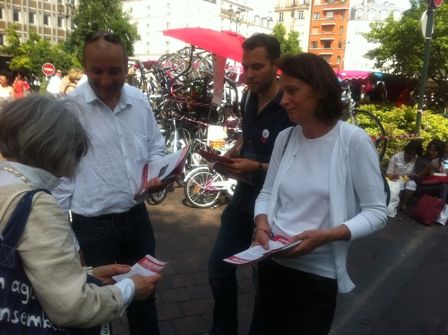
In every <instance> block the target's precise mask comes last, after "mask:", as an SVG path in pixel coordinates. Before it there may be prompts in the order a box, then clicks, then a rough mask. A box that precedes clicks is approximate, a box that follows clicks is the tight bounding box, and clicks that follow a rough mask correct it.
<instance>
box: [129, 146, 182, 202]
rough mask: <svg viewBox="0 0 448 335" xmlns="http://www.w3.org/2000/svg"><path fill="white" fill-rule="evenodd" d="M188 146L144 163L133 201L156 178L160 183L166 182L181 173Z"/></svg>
mask: <svg viewBox="0 0 448 335" xmlns="http://www.w3.org/2000/svg"><path fill="white" fill-rule="evenodd" d="M188 150H189V146H188V145H187V146H186V147H184V148H182V149H181V150H179V151H176V152H174V153H172V154H169V155H166V156H164V157H161V158H159V159H158V160H156V161H152V162H150V163H146V164H145V166H144V167H143V171H142V181H141V185H140V188H139V190H138V191H137V193H136V194H135V195H134V199H136V198H138V197H140V196H142V195H143V194H144V193H145V192H146V189H147V188H148V182H149V181H150V180H151V179H153V178H155V177H158V178H159V180H160V181H161V182H164V181H168V180H169V179H170V178H173V177H175V176H178V175H180V174H181V173H182V170H183V168H184V166H185V161H186V159H187V153H188Z"/></svg>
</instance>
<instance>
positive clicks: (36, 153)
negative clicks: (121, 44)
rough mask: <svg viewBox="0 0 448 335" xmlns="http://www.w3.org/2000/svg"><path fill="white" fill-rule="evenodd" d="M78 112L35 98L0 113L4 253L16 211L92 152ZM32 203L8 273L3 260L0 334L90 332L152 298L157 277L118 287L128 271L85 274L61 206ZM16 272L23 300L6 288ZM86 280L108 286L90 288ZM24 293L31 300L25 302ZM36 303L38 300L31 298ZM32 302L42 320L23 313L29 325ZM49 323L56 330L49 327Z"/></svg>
mask: <svg viewBox="0 0 448 335" xmlns="http://www.w3.org/2000/svg"><path fill="white" fill-rule="evenodd" d="M73 107H74V106H73V103H72V104H71V105H70V103H69V102H67V101H57V100H55V99H53V98H50V97H41V96H30V97H27V98H24V99H20V100H17V101H14V102H12V103H10V104H8V105H6V106H5V107H4V109H3V110H1V111H0V153H1V154H2V155H3V157H4V158H5V159H6V161H3V162H1V163H0V233H1V235H0V246H1V247H2V249H3V247H4V246H5V245H6V240H7V236H8V233H10V232H11V231H12V230H14V229H17V227H14V224H16V223H17V222H18V221H17V220H16V221H12V220H10V218H11V217H14V218H15V216H16V215H17V212H19V213H18V216H20V215H21V213H20V210H18V211H15V209H16V208H21V207H20V206H21V204H22V203H23V199H24V198H25V197H26V195H27V194H29V193H30V191H33V190H34V191H36V190H38V189H39V190H40V189H45V190H50V191H51V189H53V188H54V187H55V186H56V185H57V184H58V177H62V176H72V175H73V174H74V173H75V171H76V167H77V164H78V162H79V160H80V159H81V157H82V156H83V155H85V153H86V152H87V150H88V147H89V141H88V138H87V135H86V132H85V131H84V128H83V127H82V125H81V123H80V122H79V119H78V115H77V112H76V109H75V108H73ZM24 195H25V196H24ZM31 197H33V199H32V204H31V211H30V213H29V216H28V219H27V221H26V225H25V226H24V229H23V231H22V232H21V235H20V236H19V237H17V240H18V242H17V244H16V245H10V246H12V247H14V246H15V251H16V252H14V253H15V255H16V256H18V257H17V261H16V266H15V268H14V269H13V270H11V268H9V269H6V270H5V264H7V261H8V259H5V257H3V256H4V254H3V253H0V257H1V258H0V289H3V290H6V291H3V292H2V296H1V298H0V310H1V311H2V317H1V318H0V327H1V329H2V330H4V331H5V332H6V333H5V334H17V333H21V331H23V330H24V328H30V327H34V328H42V329H43V328H48V327H54V328H53V329H58V328H57V326H59V327H76V328H85V327H93V326H96V325H99V324H103V323H105V322H108V321H110V320H112V319H115V318H118V317H120V316H121V314H122V313H123V311H124V310H125V308H126V307H127V305H128V304H129V303H130V302H131V301H132V300H133V299H137V300H140V299H146V298H147V297H148V296H150V295H151V294H153V292H154V287H155V284H156V282H157V281H159V280H160V276H159V275H155V276H150V277H149V276H140V275H133V276H131V277H130V278H126V279H124V280H122V281H120V282H117V283H115V284H114V281H113V280H112V276H113V275H115V274H120V273H126V272H128V271H129V270H130V266H128V265H120V264H113V265H105V266H101V267H98V268H93V269H89V268H86V267H82V266H81V263H80V259H79V255H78V253H77V246H76V243H75V237H74V234H73V231H72V230H71V227H70V224H69V222H68V219H67V216H66V214H64V212H63V211H62V210H61V208H60V207H59V205H58V204H57V202H56V200H55V199H54V198H53V197H52V196H51V195H50V194H47V193H46V192H43V191H38V192H36V193H35V195H34V196H33V195H31ZM14 212H15V213H14ZM22 212H23V211H22ZM22 214H23V213H22ZM13 251H14V249H13ZM6 271H9V272H8V273H7V272H6ZM12 272H14V273H13V274H12V275H11V276H14V275H15V274H17V273H19V272H23V273H24V275H23V277H24V282H22V283H21V285H22V286H23V287H24V288H27V289H26V290H24V289H23V288H21V289H20V290H21V294H17V290H16V291H15V290H14V282H12V283H11V285H8V283H7V279H8V275H10V274H11V273H12ZM88 274H91V275H93V276H94V277H96V278H97V279H98V280H100V281H101V282H102V284H106V286H102V287H100V286H97V285H95V284H91V283H87V278H88ZM22 286H21V287H22ZM9 288H11V289H10V290H9ZM8 290H9V291H8ZM25 291H27V292H32V294H31V293H30V294H28V295H27V297H25V294H24V293H23V292H25ZM3 293H6V294H3ZM8 293H9V296H10V297H11V296H13V297H14V294H15V297H16V298H15V300H14V301H13V303H12V304H11V305H9V303H8V302H7V301H6V302H5V299H6V298H5V297H6V296H7V295H8ZM34 296H35V298H36V299H32V297H34ZM30 297H31V298H30ZM32 300H35V301H38V304H39V308H40V309H41V312H42V313H41V314H37V315H36V314H33V315H30V314H25V320H24V319H23V317H21V315H24V313H23V311H25V310H26V309H27V307H26V305H27V304H28V303H29V302H30V301H32ZM12 305H14V306H12ZM21 309H22V311H21ZM44 313H45V314H46V315H45V314H44ZM17 315H18V317H19V319H17ZM46 317H48V319H49V320H51V321H52V322H53V323H54V324H56V325H57V326H53V325H50V326H49V325H48V322H47V321H48V319H47V318H46ZM18 320H19V321H18ZM39 334H40V333H39Z"/></svg>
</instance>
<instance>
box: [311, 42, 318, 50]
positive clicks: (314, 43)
mask: <svg viewBox="0 0 448 335" xmlns="http://www.w3.org/2000/svg"><path fill="white" fill-rule="evenodd" d="M311 49H317V42H316V41H312V42H311Z"/></svg>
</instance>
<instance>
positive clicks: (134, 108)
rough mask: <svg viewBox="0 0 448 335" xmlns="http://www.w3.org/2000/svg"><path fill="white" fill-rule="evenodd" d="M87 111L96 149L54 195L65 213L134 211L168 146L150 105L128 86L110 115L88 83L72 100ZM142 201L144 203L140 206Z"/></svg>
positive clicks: (85, 118) (85, 116) (84, 120)
mask: <svg viewBox="0 0 448 335" xmlns="http://www.w3.org/2000/svg"><path fill="white" fill-rule="evenodd" d="M68 98H69V99H72V100H74V101H75V102H76V103H78V104H79V105H80V107H81V109H82V111H83V112H84V113H83V116H82V123H83V124H84V126H85V128H86V130H87V133H88V135H89V138H90V142H91V145H90V147H89V151H88V153H87V155H86V156H85V157H83V158H82V159H81V162H80V164H79V166H78V169H77V173H76V175H75V176H74V177H73V178H70V179H69V178H63V180H62V182H61V183H60V185H59V186H58V187H57V188H56V189H55V191H54V195H55V197H56V199H57V200H58V202H59V203H60V204H61V206H62V207H63V208H64V210H66V211H67V210H69V209H71V210H72V211H73V212H74V213H76V214H80V215H83V216H99V215H103V214H110V213H123V212H126V211H128V210H129V209H130V208H132V207H133V206H135V205H136V204H137V202H136V201H135V200H134V194H135V193H136V192H137V190H138V189H139V187H140V185H141V180H142V171H143V167H144V165H145V163H147V162H150V161H153V160H156V159H157V158H159V157H162V156H164V154H165V140H164V138H163V136H162V134H161V133H160V129H159V126H158V124H157V122H156V120H155V117H154V114H153V112H152V111H151V107H150V105H149V101H148V99H147V98H146V97H145V96H144V95H143V94H142V93H141V92H140V91H139V90H138V89H136V88H135V87H132V86H129V85H124V86H123V88H122V90H121V96H120V100H119V102H118V104H117V106H116V107H115V108H114V109H113V110H111V109H110V107H108V106H107V105H105V104H104V103H103V102H102V101H101V100H100V99H99V98H98V97H97V96H96V95H95V93H94V91H93V90H92V88H91V87H90V85H89V83H86V84H84V85H81V86H79V87H78V88H77V89H76V90H74V91H72V92H71V94H70V95H69V96H68ZM140 201H142V200H140Z"/></svg>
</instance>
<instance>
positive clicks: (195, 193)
mask: <svg viewBox="0 0 448 335" xmlns="http://www.w3.org/2000/svg"><path fill="white" fill-rule="evenodd" d="M223 180H224V179H223V177H222V176H221V175H220V174H218V173H211V172H209V171H199V172H197V173H195V174H193V175H191V177H190V178H189V179H188V181H187V182H186V183H185V186H184V194H185V198H187V200H188V201H189V202H190V203H191V204H192V205H193V206H194V207H198V208H209V207H212V206H213V205H214V204H215V203H216V202H217V201H218V199H219V197H220V196H221V191H220V190H217V189H216V187H215V186H214V185H213V184H214V182H216V181H219V182H222V181H223Z"/></svg>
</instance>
